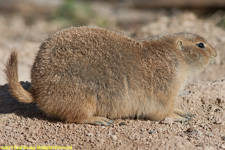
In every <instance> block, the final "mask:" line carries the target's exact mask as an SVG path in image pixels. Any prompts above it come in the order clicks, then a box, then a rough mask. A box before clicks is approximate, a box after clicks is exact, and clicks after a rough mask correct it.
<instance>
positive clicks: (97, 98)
mask: <svg viewBox="0 0 225 150" xmlns="http://www.w3.org/2000/svg"><path fill="white" fill-rule="evenodd" d="M216 55H217V54H216V51H215V50H214V48H213V47H212V46H211V45H210V44H209V43H208V42H207V41H206V40H205V39H204V38H202V37H200V36H198V35H195V34H190V33H179V34H173V35H167V36H162V37H158V38H152V39H147V40H143V41H137V40H134V39H132V38H129V37H128V36H126V35H123V34H120V33H116V32H113V31H110V30H107V29H103V28H98V27H71V28H68V29H64V30H62V31H59V32H57V33H55V34H53V35H51V36H50V37H49V38H47V39H46V40H45V41H44V42H43V43H42V44H41V46H40V50H39V52H38V53H37V56H36V59H35V61H34V64H33V66H32V70H31V88H30V90H29V91H26V90H24V89H23V88H22V86H21V85H20V83H19V81H18V74H17V63H18V62H17V53H16V52H12V53H11V56H10V58H9V60H8V63H7V64H6V71H5V73H6V75H7V80H8V83H9V87H10V91H11V93H12V95H13V96H14V97H15V98H17V99H18V100H19V101H20V102H24V103H31V102H35V103H37V105H38V107H40V108H41V110H42V111H44V112H45V113H46V114H47V115H49V116H54V117H58V118H60V119H61V120H64V121H66V122H71V123H72V122H75V123H81V124H82V123H87V124H94V125H111V124H113V121H111V119H117V118H144V119H150V120H162V119H164V118H165V117H172V118H174V120H178V121H184V120H186V118H185V117H187V118H188V113H185V112H183V111H181V110H179V109H177V108H174V104H175V100H176V98H177V96H178V94H179V92H180V91H181V90H182V89H183V88H184V86H185V85H186V83H187V80H188V78H191V77H192V76H193V75H195V74H197V73H199V72H201V71H202V70H203V69H204V68H206V66H207V65H208V64H209V63H210V62H211V61H212V60H214V59H215V57H216Z"/></svg>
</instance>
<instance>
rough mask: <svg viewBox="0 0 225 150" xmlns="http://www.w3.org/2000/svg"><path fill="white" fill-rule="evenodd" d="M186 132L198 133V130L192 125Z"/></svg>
mask: <svg viewBox="0 0 225 150" xmlns="http://www.w3.org/2000/svg"><path fill="white" fill-rule="evenodd" d="M186 133H187V134H197V133H198V131H197V130H194V128H193V127H190V128H188V129H187V130H186Z"/></svg>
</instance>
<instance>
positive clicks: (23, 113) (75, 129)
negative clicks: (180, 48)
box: [0, 3, 225, 150]
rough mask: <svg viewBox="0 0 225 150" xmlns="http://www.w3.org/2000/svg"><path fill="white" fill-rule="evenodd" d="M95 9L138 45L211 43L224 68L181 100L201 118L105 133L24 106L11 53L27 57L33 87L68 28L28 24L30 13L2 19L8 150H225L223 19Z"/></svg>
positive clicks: (141, 123) (3, 124)
mask: <svg viewBox="0 0 225 150" xmlns="http://www.w3.org/2000/svg"><path fill="white" fill-rule="evenodd" d="M91 7H92V8H93V9H94V10H95V11H96V12H98V13H99V15H100V16H101V17H105V18H108V19H109V20H110V22H112V24H111V26H108V27H107V28H109V29H112V30H116V31H119V32H123V33H124V34H127V35H130V36H131V37H133V38H135V39H146V38H150V37H154V36H157V35H163V34H169V33H178V32H192V33H196V34H199V35H202V36H203V37H205V38H206V39H207V40H208V41H209V43H210V44H211V45H212V46H213V47H214V48H215V49H216V50H217V53H218V56H217V58H216V62H215V63H214V64H212V65H210V66H209V67H208V68H207V69H206V70H204V71H203V72H202V73H201V74H200V75H198V76H196V77H195V78H194V79H192V80H191V81H190V83H189V84H188V85H187V87H186V88H185V91H184V92H182V94H181V95H180V96H179V97H178V99H177V106H178V107H179V108H182V109H184V110H186V111H188V112H190V113H192V114H194V115H195V116H194V117H193V119H192V120H191V121H189V122H183V123H181V122H173V121H172V120H171V118H166V119H165V120H163V121H150V120H130V119H126V120H121V119H118V120H115V124H114V126H111V127H105V126H93V125H78V124H73V123H71V124H69V123H64V122H61V121H59V120H55V119H52V118H48V117H47V116H46V115H45V114H44V113H43V112H41V111H40V110H39V109H38V108H37V106H36V105H35V104H24V103H19V102H18V101H17V100H16V99H14V98H13V97H11V95H10V93H9V92H8V85H7V83H6V81H5V75H4V72H3V70H4V64H5V63H6V61H7V58H8V57H9V54H10V52H11V51H12V50H17V51H18V53H19V79H20V81H28V82H21V84H22V85H23V86H24V88H25V89H28V88H29V86H30V83H29V81H30V68H31V65H32V63H33V60H34V58H35V55H36V53H37V51H38V49H39V45H40V44H41V42H42V41H43V40H44V39H45V38H47V37H48V35H49V34H51V33H53V32H55V31H57V30H59V29H62V28H64V26H63V25H61V24H60V23H57V22H48V21H45V20H44V19H39V20H38V21H36V23H35V24H32V25H27V24H26V21H25V19H24V17H23V16H22V15H16V14H10V15H9V14H5V13H0V33H1V34H0V70H1V72H0V84H1V86H0V137H1V138H0V146H1V147H0V149H4V148H7V147H6V146H14V145H16V146H22V145H24V146H34V147H36V148H37V146H64V147H66V146H68V147H67V148H68V149H70V148H71V146H72V149H160V150H161V149H177V150H181V149H182V150H185V149H187V150H190V149H204V150H214V149H225V49H224V48H225V29H224V28H221V27H219V26H218V25H217V24H218V22H219V19H220V17H221V14H220V13H219V12H216V13H213V14H211V15H209V16H207V17H202V16H201V15H196V14H195V13H193V12H192V11H187V10H186V11H184V10H170V11H168V10H148V11H147V10H144V11H140V10H134V9H131V8H123V7H119V6H111V5H108V4H100V3H94V4H93V5H92V6H91ZM100 8H101V9H100ZM90 25H93V24H90ZM8 148H9V147H8ZM17 148H18V149H22V147H17ZM11 149H13V148H12V147H11ZM14 149H15V147H14ZM23 149H26V148H25V147H23ZM40 149H47V148H46V147H42V148H40ZM49 149H51V148H50V147H49ZM59 149H62V148H59Z"/></svg>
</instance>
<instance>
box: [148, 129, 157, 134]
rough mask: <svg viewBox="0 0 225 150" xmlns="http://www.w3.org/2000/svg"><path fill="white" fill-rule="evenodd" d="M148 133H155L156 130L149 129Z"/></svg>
mask: <svg viewBox="0 0 225 150" xmlns="http://www.w3.org/2000/svg"><path fill="white" fill-rule="evenodd" d="M148 133H149V134H153V133H156V131H155V130H150V131H149V132H148Z"/></svg>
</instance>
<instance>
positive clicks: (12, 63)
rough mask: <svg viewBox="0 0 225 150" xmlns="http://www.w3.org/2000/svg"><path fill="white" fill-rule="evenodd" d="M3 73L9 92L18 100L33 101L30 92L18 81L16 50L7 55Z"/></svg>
mask: <svg viewBox="0 0 225 150" xmlns="http://www.w3.org/2000/svg"><path fill="white" fill-rule="evenodd" d="M5 74H6V79H7V81H8V83H9V89H10V92H11V94H12V95H13V96H14V97H15V98H16V99H17V100H19V101H20V102H23V103H31V102H33V96H32V94H31V93H29V92H28V91H26V90H25V89H24V88H23V87H22V86H21V84H20V83H19V81H18V60H17V53H16V51H13V52H12V53H11V55H10V57H9V60H8V62H7V64H6V68H5Z"/></svg>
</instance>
